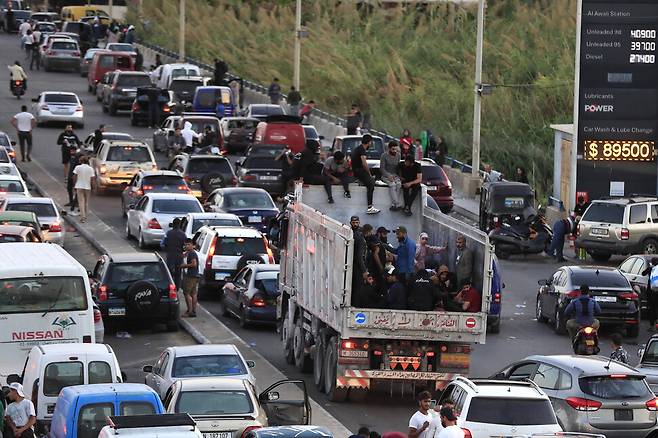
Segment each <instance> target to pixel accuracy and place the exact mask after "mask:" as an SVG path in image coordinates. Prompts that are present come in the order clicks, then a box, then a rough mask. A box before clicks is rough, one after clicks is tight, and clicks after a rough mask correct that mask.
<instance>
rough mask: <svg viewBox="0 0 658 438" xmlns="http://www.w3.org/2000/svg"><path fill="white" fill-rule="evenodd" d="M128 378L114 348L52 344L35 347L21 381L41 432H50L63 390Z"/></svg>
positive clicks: (14, 377) (14, 376)
mask: <svg viewBox="0 0 658 438" xmlns="http://www.w3.org/2000/svg"><path fill="white" fill-rule="evenodd" d="M123 380H124V377H123V376H122V373H121V368H120V367H119V361H118V360H117V357H116V355H115V354H114V351H113V350H112V347H110V346H109V345H106V344H81V343H74V344H49V345H38V346H36V347H32V350H30V353H29V354H28V356H27V359H26V360H25V366H24V367H23V373H22V375H20V376H19V375H17V374H11V375H9V376H8V377H7V383H12V382H20V383H22V384H23V388H24V389H25V392H26V395H27V396H28V397H29V398H30V399H31V400H32V403H34V408H35V409H36V412H37V431H43V432H47V431H48V429H49V425H50V421H51V420H52V417H53V412H55V403H56V402H57V396H58V395H59V392H60V391H61V390H62V388H65V387H67V386H74V385H88V384H93V383H121V382H123Z"/></svg>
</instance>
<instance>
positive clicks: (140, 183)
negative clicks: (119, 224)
mask: <svg viewBox="0 0 658 438" xmlns="http://www.w3.org/2000/svg"><path fill="white" fill-rule="evenodd" d="M144 193H180V194H190V188H189V187H188V186H187V183H186V182H185V180H184V179H183V177H182V176H181V175H180V174H179V173H178V172H175V171H173V170H149V171H144V170H141V171H139V173H137V174H136V175H135V176H133V179H132V180H131V181H130V184H128V186H126V188H125V189H124V190H123V192H121V211H122V212H123V216H124V217H125V216H126V213H127V212H128V209H129V208H130V206H131V205H136V204H137V201H139V200H140V199H142V196H144Z"/></svg>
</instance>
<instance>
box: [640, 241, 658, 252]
mask: <svg viewBox="0 0 658 438" xmlns="http://www.w3.org/2000/svg"><path fill="white" fill-rule="evenodd" d="M642 250H643V252H644V253H645V254H658V241H657V240H656V239H644V242H642Z"/></svg>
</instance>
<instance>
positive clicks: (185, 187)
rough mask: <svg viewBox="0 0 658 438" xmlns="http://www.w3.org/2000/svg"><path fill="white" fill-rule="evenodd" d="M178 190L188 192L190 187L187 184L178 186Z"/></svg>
mask: <svg viewBox="0 0 658 438" xmlns="http://www.w3.org/2000/svg"><path fill="white" fill-rule="evenodd" d="M178 190H180V191H181V192H188V193H189V192H190V189H189V188H188V187H187V186H183V185H181V186H178Z"/></svg>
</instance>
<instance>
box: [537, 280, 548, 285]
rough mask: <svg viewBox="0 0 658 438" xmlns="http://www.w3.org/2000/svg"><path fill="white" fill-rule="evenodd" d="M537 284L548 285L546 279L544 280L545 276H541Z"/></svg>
mask: <svg viewBox="0 0 658 438" xmlns="http://www.w3.org/2000/svg"><path fill="white" fill-rule="evenodd" d="M537 284H538V285H540V286H548V284H549V283H548V280H546V279H545V278H542V279H541V280H538V281H537Z"/></svg>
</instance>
